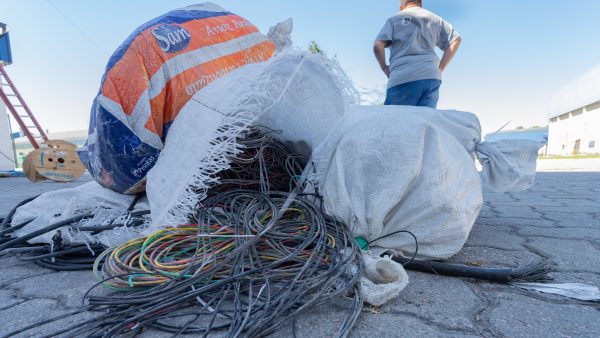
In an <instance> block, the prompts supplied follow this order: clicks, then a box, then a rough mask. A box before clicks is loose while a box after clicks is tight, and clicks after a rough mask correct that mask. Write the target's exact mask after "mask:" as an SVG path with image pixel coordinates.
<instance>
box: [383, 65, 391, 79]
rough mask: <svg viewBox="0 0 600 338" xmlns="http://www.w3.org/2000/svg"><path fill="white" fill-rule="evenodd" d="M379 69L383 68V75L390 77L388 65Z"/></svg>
mask: <svg viewBox="0 0 600 338" xmlns="http://www.w3.org/2000/svg"><path fill="white" fill-rule="evenodd" d="M381 70H383V73H384V74H385V76H387V77H388V78H389V77H390V66H388V65H386V66H385V67H383V68H381Z"/></svg>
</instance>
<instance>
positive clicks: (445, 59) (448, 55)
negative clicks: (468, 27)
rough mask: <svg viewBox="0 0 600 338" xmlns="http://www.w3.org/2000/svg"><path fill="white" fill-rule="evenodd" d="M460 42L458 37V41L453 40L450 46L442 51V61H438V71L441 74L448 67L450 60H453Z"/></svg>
mask: <svg viewBox="0 0 600 338" xmlns="http://www.w3.org/2000/svg"><path fill="white" fill-rule="evenodd" d="M461 41H462V39H461V38H460V36H459V37H458V39H456V40H454V42H452V43H451V44H450V47H448V48H446V50H445V51H444V55H443V56H442V60H440V71H442V72H443V71H444V70H445V69H446V67H448V65H449V64H450V61H452V58H454V55H456V52H457V51H458V47H460V43H461Z"/></svg>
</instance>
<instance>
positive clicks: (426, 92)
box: [385, 80, 442, 108]
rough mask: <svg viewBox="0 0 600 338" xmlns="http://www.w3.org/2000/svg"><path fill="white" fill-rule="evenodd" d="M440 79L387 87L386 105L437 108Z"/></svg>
mask: <svg viewBox="0 0 600 338" xmlns="http://www.w3.org/2000/svg"><path fill="white" fill-rule="evenodd" d="M441 85H442V81H440V80H419V81H413V82H407V83H403V84H401V85H398V86H395V87H392V88H389V89H388V90H387V97H386V99H385V105H386V106H422V107H431V108H437V102H438V99H439V98H440V86H441Z"/></svg>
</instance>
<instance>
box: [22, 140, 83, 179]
mask: <svg viewBox="0 0 600 338" xmlns="http://www.w3.org/2000/svg"><path fill="white" fill-rule="evenodd" d="M23 171H24V172H25V175H26V176H27V178H28V179H29V180H30V181H32V182H40V181H45V180H51V181H56V182H72V181H75V180H77V179H79V178H80V177H81V176H82V175H83V174H84V173H85V171H86V168H85V167H84V166H83V164H82V163H81V161H80V160H79V156H78V155H77V146H76V145H74V144H73V143H70V142H67V141H61V140H55V141H46V142H44V143H42V144H41V147H40V149H36V150H34V151H32V152H30V153H29V154H27V156H26V157H25V160H24V161H23Z"/></svg>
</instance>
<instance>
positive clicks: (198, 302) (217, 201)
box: [11, 128, 362, 337]
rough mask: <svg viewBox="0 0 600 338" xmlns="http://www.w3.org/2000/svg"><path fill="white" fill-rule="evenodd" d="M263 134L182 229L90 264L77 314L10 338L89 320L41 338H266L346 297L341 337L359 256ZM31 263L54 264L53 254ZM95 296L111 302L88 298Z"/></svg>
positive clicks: (248, 140)
mask: <svg viewBox="0 0 600 338" xmlns="http://www.w3.org/2000/svg"><path fill="white" fill-rule="evenodd" d="M273 134H275V132H273V131H267V132H263V131H261V130H260V129H257V128H252V129H250V130H249V131H248V132H247V133H245V134H244V135H242V136H241V137H240V138H239V139H238V143H239V144H240V145H241V147H242V149H243V152H242V153H241V154H240V155H238V156H237V157H235V158H232V159H231V169H230V170H228V171H226V172H223V173H221V174H220V175H219V176H220V178H221V179H220V184H219V185H217V186H215V187H212V189H211V190H210V191H209V194H208V198H207V199H206V200H204V201H203V202H202V206H201V207H199V208H198V209H197V211H196V213H195V215H194V217H193V218H192V219H190V224H188V225H182V226H180V227H177V228H172V229H164V230H161V231H159V232H157V233H155V234H153V235H150V236H148V237H145V238H140V239H137V240H133V241H130V242H128V243H126V244H124V245H122V246H120V247H116V248H111V249H109V250H107V251H105V252H104V253H103V254H102V255H101V256H99V257H98V258H97V260H96V261H95V264H94V271H95V272H96V273H97V276H98V277H99V279H100V280H101V281H100V282H99V283H98V284H97V285H96V286H94V287H92V288H91V289H90V290H89V291H88V293H86V296H85V297H84V302H85V303H87V305H86V307H85V308H83V309H82V310H81V311H77V312H74V313H71V314H67V315H63V316H60V317H56V318H50V319H48V320H46V321H44V322H42V323H37V324H34V325H31V326H29V327H25V328H22V329H20V330H18V331H15V332H13V333H11V334H12V335H14V334H19V333H23V332H26V331H28V330H30V329H33V328H38V327H39V326H40V325H45V324H46V323H51V322H53V321H55V320H59V319H62V318H64V317H65V316H68V315H74V314H78V313H81V312H88V311H89V312H96V313H98V315H97V316H96V317H95V318H93V319H90V320H86V321H83V322H78V323H76V324H74V325H72V326H69V327H64V328H63V329H62V330H60V331H59V332H52V333H50V334H48V336H64V337H110V336H118V335H123V334H133V335H135V334H136V333H139V332H141V331H143V330H144V329H148V328H153V329H157V330H162V331H166V332H170V333H173V334H175V335H178V334H202V335H203V336H209V335H212V334H218V335H226V336H229V337H238V336H245V337H255V336H266V335H269V334H272V333H274V332H276V331H277V330H278V329H279V328H281V327H282V326H283V325H285V324H289V323H291V322H292V320H293V319H295V318H297V317H298V316H299V315H300V314H302V313H304V312H306V311H308V310H310V309H313V308H315V307H318V306H322V305H325V304H329V303H331V302H334V301H336V300H338V299H340V298H342V297H344V296H351V306H349V308H348V313H347V316H346V318H345V320H344V321H343V324H342V325H341V327H340V329H339V332H338V333H337V336H340V337H344V336H347V335H348V333H349V332H350V329H351V328H352V326H353V325H354V322H355V321H356V319H357V318H358V315H359V314H360V311H361V308H362V298H361V296H360V293H359V292H358V289H357V288H358V283H359V278H360V275H361V273H362V260H361V256H360V249H359V247H358V245H357V243H356V241H355V240H354V238H353V235H352V233H351V232H350V231H349V230H348V228H347V227H345V226H344V225H343V224H340V223H338V222H335V221H333V220H331V219H329V218H327V217H326V216H325V215H324V213H323V212H322V210H321V208H319V207H317V205H316V204H315V203H314V202H313V201H317V202H318V201H319V199H318V196H317V198H316V197H315V196H314V195H310V196H305V195H302V194H300V193H298V191H302V187H301V184H300V183H299V182H300V175H301V173H302V171H303V168H304V165H305V164H306V158H304V157H302V156H299V155H296V154H293V153H292V152H291V151H289V149H288V148H287V147H285V145H283V144H282V143H281V142H278V141H277V140H275V139H274V137H273ZM292 190H294V192H291V191H292ZM278 191H288V192H278ZM131 210H132V208H130V209H129V211H131ZM82 217H86V215H83V216H82ZM67 221H68V222H70V224H72V223H74V222H77V220H67ZM63 226H64V225H63ZM88 228H89V229H88ZM55 229H57V228H56V227H55V226H53V227H52V230H55ZM93 229H94V227H93V226H91V227H86V228H85V229H84V230H90V231H91V230H93ZM45 230H49V229H44V231H45ZM105 230H110V229H109V228H107V229H105ZM18 240H19V241H20V242H23V243H24V241H22V239H18ZM35 257H38V258H44V259H52V262H56V258H57V257H56V256H53V253H52V252H43V253H42V254H41V255H39V254H38V255H37V256H35ZM60 257H65V256H60ZM36 261H39V259H37V260H36ZM71 263H72V262H71ZM83 263H85V264H87V263H89V259H88V260H86V261H85V262H82V264H83ZM100 285H103V286H105V287H108V288H110V289H112V290H114V291H116V294H113V295H110V296H99V295H91V294H92V293H93V291H94V290H95V289H96V288H97V287H98V286H100Z"/></svg>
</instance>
